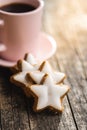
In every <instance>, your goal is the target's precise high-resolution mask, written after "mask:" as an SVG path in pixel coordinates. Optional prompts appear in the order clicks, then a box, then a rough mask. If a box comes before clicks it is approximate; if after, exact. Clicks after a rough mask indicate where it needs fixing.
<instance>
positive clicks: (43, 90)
mask: <svg viewBox="0 0 87 130" xmlns="http://www.w3.org/2000/svg"><path fill="white" fill-rule="evenodd" d="M32 78H33V77H32ZM29 88H30V91H31V93H32V95H33V96H34V98H35V102H34V110H35V111H40V110H43V109H45V108H47V107H49V108H51V109H53V110H56V111H63V106H62V100H63V98H64V96H65V95H66V94H67V92H68V91H69V89H70V88H69V87H68V86H67V85H63V84H55V83H54V81H53V78H52V77H51V76H50V75H48V74H45V75H44V77H43V80H42V83H41V84H35V85H31V86H30V87H29Z"/></svg>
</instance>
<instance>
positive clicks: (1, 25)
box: [0, 19, 6, 52]
mask: <svg viewBox="0 0 87 130" xmlns="http://www.w3.org/2000/svg"><path fill="white" fill-rule="evenodd" d="M3 29H4V21H3V20H1V19H0V52H1V51H5V50H6V46H5V45H4V44H3V43H2V37H3Z"/></svg>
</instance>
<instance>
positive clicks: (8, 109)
mask: <svg viewBox="0 0 87 130" xmlns="http://www.w3.org/2000/svg"><path fill="white" fill-rule="evenodd" d="M5 72H6V71H5V69H3V68H1V67H0V106H1V107H0V114H1V115H0V117H1V128H2V130H11V129H12V128H13V124H12V122H13V118H12V116H13V115H12V106H11V95H10V94H11V87H9V86H8V73H5Z"/></svg>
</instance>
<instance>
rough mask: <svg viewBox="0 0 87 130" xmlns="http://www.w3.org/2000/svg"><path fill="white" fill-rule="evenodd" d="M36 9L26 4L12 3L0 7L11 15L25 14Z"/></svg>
mask: <svg viewBox="0 0 87 130" xmlns="http://www.w3.org/2000/svg"><path fill="white" fill-rule="evenodd" d="M35 9H36V8H35V7H34V6H32V5H29V4H25V3H11V4H8V5H4V6H2V7H0V10H2V11H6V12H10V13H25V12H29V11H33V10H35Z"/></svg>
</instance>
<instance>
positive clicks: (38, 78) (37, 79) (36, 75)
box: [27, 71, 45, 84]
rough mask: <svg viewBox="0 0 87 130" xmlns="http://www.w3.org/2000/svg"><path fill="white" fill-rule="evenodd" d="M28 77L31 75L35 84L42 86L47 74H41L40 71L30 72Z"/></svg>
mask: <svg viewBox="0 0 87 130" xmlns="http://www.w3.org/2000/svg"><path fill="white" fill-rule="evenodd" d="M27 75H29V77H31V78H32V79H33V81H34V82H35V83H37V84H40V82H41V80H42V78H43V77H44V75H45V73H43V72H40V71H32V72H29V73H28V74H27Z"/></svg>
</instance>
